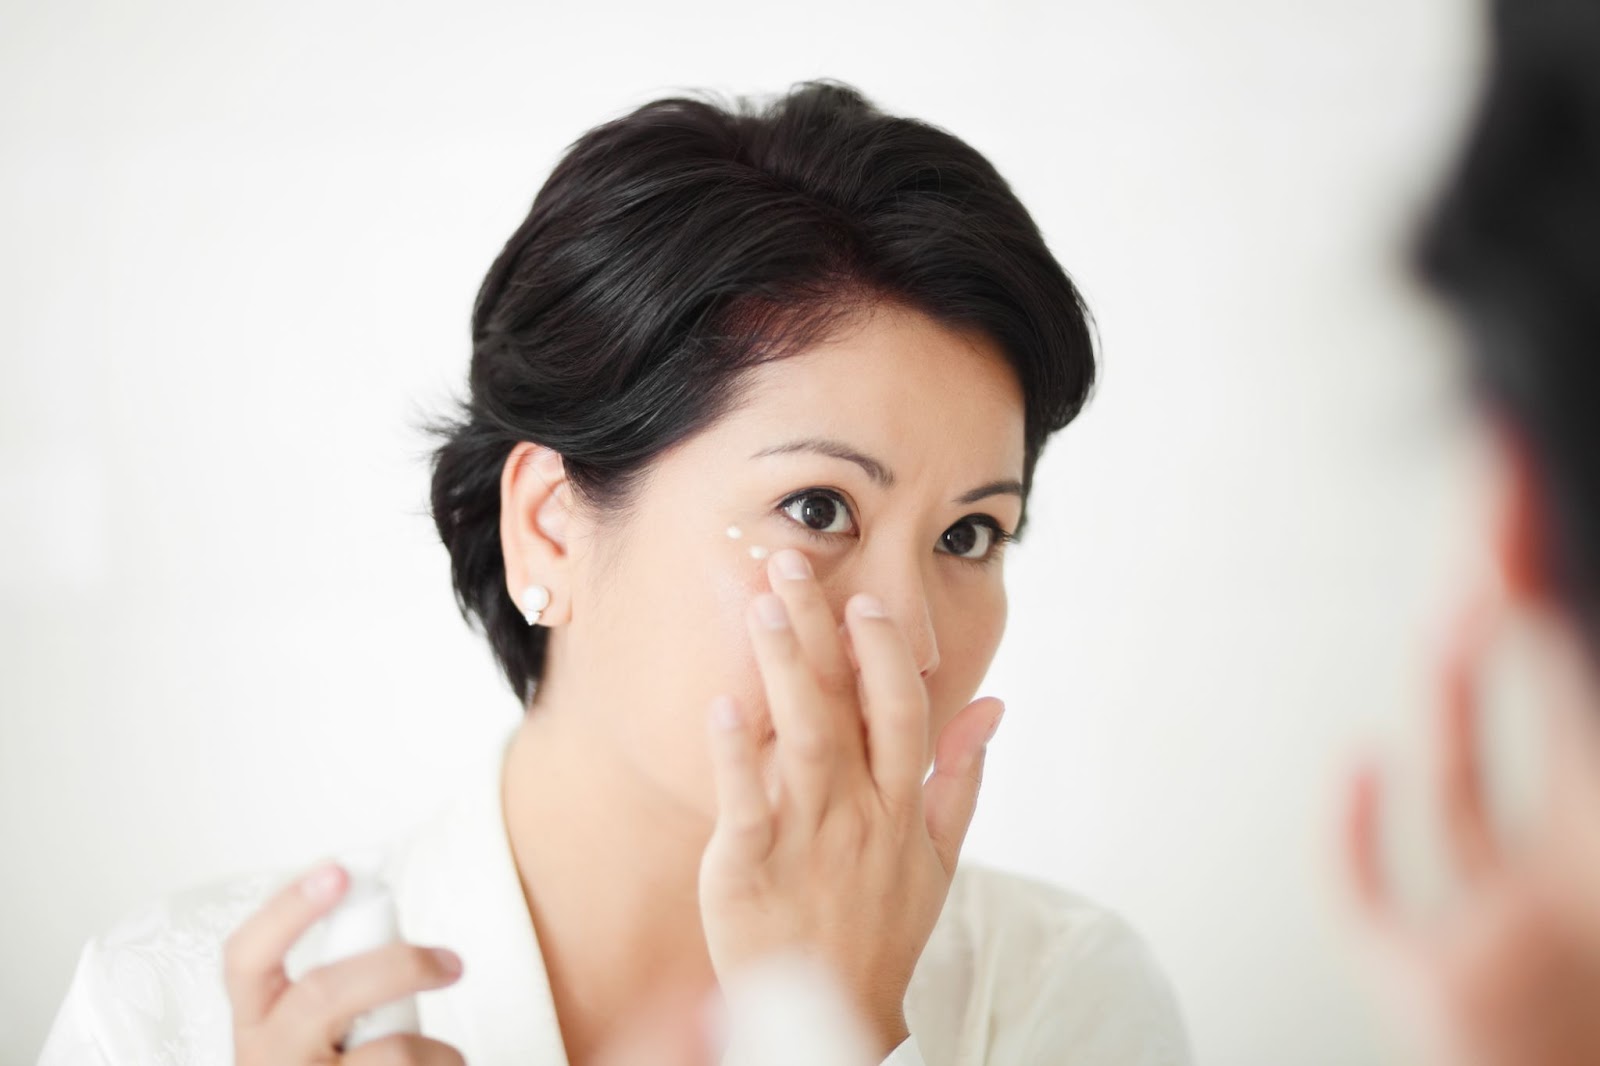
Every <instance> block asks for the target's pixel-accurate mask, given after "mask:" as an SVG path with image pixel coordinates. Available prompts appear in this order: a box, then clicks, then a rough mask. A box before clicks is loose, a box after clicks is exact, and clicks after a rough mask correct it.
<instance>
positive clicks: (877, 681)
mask: <svg viewBox="0 0 1600 1066" xmlns="http://www.w3.org/2000/svg"><path fill="white" fill-rule="evenodd" d="M845 619H846V621H847V622H848V623H849V626H850V640H851V643H852V644H853V646H854V647H855V654H856V661H857V662H858V663H860V671H861V674H860V684H861V694H862V704H863V706H862V714H863V716H864V717H865V718H866V721H867V757H868V759H867V761H868V765H869V767H870V768H871V771H872V779H873V781H874V782H875V783H876V784H877V787H878V792H879V794H880V795H881V796H883V797H884V798H885V799H887V800H892V801H895V802H897V803H900V804H906V803H909V802H917V801H920V793H921V789H922V777H923V774H925V773H926V772H927V767H928V754H927V752H928V692H927V689H926V688H924V687H923V684H922V672H921V671H920V670H918V669H917V664H916V660H915V659H914V658H913V656H912V654H911V646H910V645H909V644H907V643H906V638H905V635H904V634H903V633H901V631H900V627H899V626H897V625H895V623H894V621H893V619H891V618H890V617H889V615H888V612H887V611H885V610H884V608H883V604H882V603H881V602H879V601H878V600H877V598H875V597H873V596H869V595H867V594H865V593H860V594H857V595H855V596H852V597H851V598H850V602H849V603H847V604H846V605H845Z"/></svg>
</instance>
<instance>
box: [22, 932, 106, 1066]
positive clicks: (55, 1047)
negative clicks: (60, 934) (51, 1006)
mask: <svg viewBox="0 0 1600 1066" xmlns="http://www.w3.org/2000/svg"><path fill="white" fill-rule="evenodd" d="M98 963H99V958H98V954H97V952H96V944H95V941H93V940H90V941H89V942H88V943H87V944H85V945H84V946H83V950H82V951H81V952H79V953H78V963H77V966H76V967H75V968H74V970H73V973H72V983H71V984H69V985H68V986H67V994H66V996H65V997H64V998H63V999H62V1001H61V1007H60V1008H59V1009H58V1010H57V1011H56V1017H55V1021H54V1022H52V1023H51V1025H50V1032H49V1034H48V1035H47V1036H46V1037H45V1040H44V1050H42V1051H41V1052H40V1053H39V1066H78V1064H87V1066H112V1059H111V1057H110V1055H108V1054H107V1053H106V1049H105V1046H104V1045H103V1043H102V1042H101V1036H100V1031H99V1026H98V1024H97V1021H98V1019H97V1012H96V1004H95V1002H94V989H95V988H96V987H97V985H98V982H96V981H95V980H94V978H93V974H94V970H95V967H96V966H97V965H98Z"/></svg>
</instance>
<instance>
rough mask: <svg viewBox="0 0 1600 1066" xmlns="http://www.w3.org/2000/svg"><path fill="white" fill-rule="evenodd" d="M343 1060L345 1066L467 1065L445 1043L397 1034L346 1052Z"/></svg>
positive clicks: (423, 1037)
mask: <svg viewBox="0 0 1600 1066" xmlns="http://www.w3.org/2000/svg"><path fill="white" fill-rule="evenodd" d="M340 1061H341V1062H343V1063H345V1064H346V1066H390V1064H391V1063H396V1062H404V1063H408V1064H411V1063H414V1064H416V1066H466V1061H467V1060H466V1059H465V1058H463V1057H462V1055H461V1052H459V1051H457V1050H456V1049H455V1048H453V1047H451V1046H450V1045H449V1044H446V1043H444V1042H443V1041H440V1040H434V1039H432V1038H431V1037H426V1036H419V1035H418V1034H416V1033H395V1034H394V1035H393V1036H386V1037H384V1038H383V1039H381V1040H373V1041H370V1042H369V1043H365V1044H362V1045H361V1046H360V1047H358V1048H356V1049H355V1050H353V1051H347V1052H345V1053H344V1055H343V1057H342V1058H341V1059H340Z"/></svg>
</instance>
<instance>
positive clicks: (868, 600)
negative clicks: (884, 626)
mask: <svg viewBox="0 0 1600 1066" xmlns="http://www.w3.org/2000/svg"><path fill="white" fill-rule="evenodd" d="M856 614H858V615H860V616H861V617H862V618H887V617H889V612H888V611H886V610H884V609H883V601H882V600H880V599H878V597H876V596H872V595H869V594H867V593H865V592H863V593H861V594H859V595H858V596H856Z"/></svg>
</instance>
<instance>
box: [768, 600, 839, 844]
mask: <svg viewBox="0 0 1600 1066" xmlns="http://www.w3.org/2000/svg"><path fill="white" fill-rule="evenodd" d="M745 621H746V625H747V627H748V629H749V631H750V641H751V644H752V646H753V647H754V648H755V656H756V665H757V666H758V667H759V668H760V670H761V684H762V688H763V690H764V691H765V693H766V697H767V707H768V710H769V711H770V712H771V714H772V727H773V730H774V731H775V732H776V733H777V738H778V743H777V750H778V771H779V775H780V776H781V777H782V779H783V791H784V795H785V796H786V797H788V798H789V799H790V800H791V801H792V803H793V804H794V807H795V809H796V813H797V814H798V815H799V816H800V817H801V818H803V819H805V820H807V821H815V820H817V819H820V818H821V816H822V812H823V811H824V810H826V809H827V805H828V801H829V797H830V793H831V792H832V788H833V781H834V775H835V768H836V767H835V761H836V758H837V754H838V749H839V737H838V729H837V722H838V720H839V718H840V714H839V712H837V711H836V710H834V709H832V708H830V707H829V706H828V703H829V701H830V700H831V699H833V698H834V697H832V696H830V695H829V694H827V693H825V692H824V691H823V690H822V686H821V685H820V684H819V683H818V680H817V675H816V672H815V671H814V670H812V668H811V664H810V662H808V661H807V660H806V657H805V654H804V652H802V651H801V648H800V642H799V640H798V638H797V637H796V636H795V632H794V629H793V628H792V627H791V625H790V623H789V610H788V608H787V607H786V606H785V605H784V602H783V600H782V599H780V598H779V597H778V596H777V595H775V594H773V593H762V594H761V595H759V596H757V597H756V598H755V599H753V600H752V601H751V602H750V608H749V610H748V611H747V612H746V615H745Z"/></svg>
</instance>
